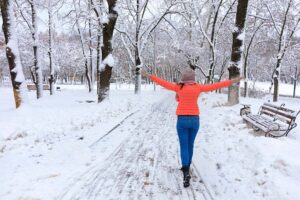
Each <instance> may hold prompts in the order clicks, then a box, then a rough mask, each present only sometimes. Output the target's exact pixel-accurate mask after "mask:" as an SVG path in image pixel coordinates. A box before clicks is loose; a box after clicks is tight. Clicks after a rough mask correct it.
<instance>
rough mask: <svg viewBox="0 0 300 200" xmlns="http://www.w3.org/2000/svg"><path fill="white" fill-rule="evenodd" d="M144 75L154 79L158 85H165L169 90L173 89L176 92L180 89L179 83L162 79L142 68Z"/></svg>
mask: <svg viewBox="0 0 300 200" xmlns="http://www.w3.org/2000/svg"><path fill="white" fill-rule="evenodd" d="M142 75H143V76H146V77H148V78H150V79H151V80H152V81H154V82H155V83H157V84H158V85H160V86H162V87H164V88H166V89H168V90H172V91H174V92H176V91H177V90H178V85H177V84H175V83H171V82H168V81H166V80H163V79H160V78H158V77H157V76H155V75H151V74H148V73H147V72H145V71H144V70H142Z"/></svg>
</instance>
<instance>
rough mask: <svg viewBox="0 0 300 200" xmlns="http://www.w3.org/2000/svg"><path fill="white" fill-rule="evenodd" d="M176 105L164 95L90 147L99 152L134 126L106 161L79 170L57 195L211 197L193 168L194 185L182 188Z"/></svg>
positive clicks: (147, 197)
mask: <svg viewBox="0 0 300 200" xmlns="http://www.w3.org/2000/svg"><path fill="white" fill-rule="evenodd" d="M174 108H175V104H174V103H172V102H171V101H170V100H167V99H164V100H163V101H161V102H158V103H155V104H153V105H152V106H151V109H149V108H148V109H147V108H145V109H144V110H142V111H140V112H139V113H137V114H136V115H134V116H132V117H131V118H128V119H127V121H125V122H124V124H122V125H121V126H119V127H118V128H117V129H115V130H114V131H113V132H112V133H111V134H110V135H109V136H107V137H106V138H105V140H104V141H102V140H100V141H99V142H98V143H97V144H95V145H93V147H92V148H93V149H94V151H99V154H101V152H102V153H103V151H105V148H103V145H105V144H106V145H109V144H110V142H109V140H112V141H115V137H117V136H118V135H120V134H123V133H124V132H125V131H126V130H125V128H128V127H130V126H129V125H128V124H131V127H134V128H133V129H131V130H130V131H129V133H127V137H126V139H124V140H123V141H122V142H121V143H120V144H119V145H117V146H116V147H115V148H114V151H113V152H112V153H111V154H110V155H109V156H108V157H107V158H106V159H105V160H101V159H100V160H99V161H98V162H95V164H94V165H93V166H91V167H90V168H89V169H88V170H86V171H85V172H83V173H82V174H78V177H76V178H75V179H74V180H72V181H71V183H70V185H68V186H67V187H66V189H65V191H64V192H63V194H62V195H61V196H60V197H59V199H211V196H210V195H211V194H210V193H209V191H207V189H206V188H205V187H204V184H203V182H202V181H200V177H199V173H198V172H197V171H196V170H194V171H193V178H192V186H191V187H190V188H188V189H184V188H183V186H182V175H181V171H180V170H179V168H180V164H179V157H178V142H177V135H176V132H175V123H176V119H175V115H174ZM127 132H128V130H127Z"/></svg>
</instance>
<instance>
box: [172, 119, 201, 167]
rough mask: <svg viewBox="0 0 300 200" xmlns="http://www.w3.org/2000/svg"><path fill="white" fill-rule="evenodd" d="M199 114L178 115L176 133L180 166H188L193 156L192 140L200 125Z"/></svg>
mask: <svg viewBox="0 0 300 200" xmlns="http://www.w3.org/2000/svg"><path fill="white" fill-rule="evenodd" d="M199 121H200V119H199V116H180V115H179V116H178V118H177V133H178V138H179V143H180V157H181V164H182V166H189V165H190V164H191V162H192V158H193V148H194V141H195V138H196V135H197V132H198V130H199V126H200V122H199Z"/></svg>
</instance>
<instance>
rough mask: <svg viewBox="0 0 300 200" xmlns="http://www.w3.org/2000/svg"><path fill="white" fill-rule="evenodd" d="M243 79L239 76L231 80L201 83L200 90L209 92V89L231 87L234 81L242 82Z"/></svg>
mask: <svg viewBox="0 0 300 200" xmlns="http://www.w3.org/2000/svg"><path fill="white" fill-rule="evenodd" d="M242 79H243V77H237V78H234V79H231V80H226V81H221V82H218V83H213V84H205V85H200V90H201V92H209V91H213V90H217V89H221V88H225V87H229V86H230V85H232V84H233V83H237V82H240V81H241V80H242Z"/></svg>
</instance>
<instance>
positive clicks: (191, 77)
mask: <svg viewBox="0 0 300 200" xmlns="http://www.w3.org/2000/svg"><path fill="white" fill-rule="evenodd" d="M195 76H196V75H195V71H194V70H193V69H191V68H187V69H185V70H184V71H183V72H182V74H181V82H182V83H185V84H193V83H195Z"/></svg>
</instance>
